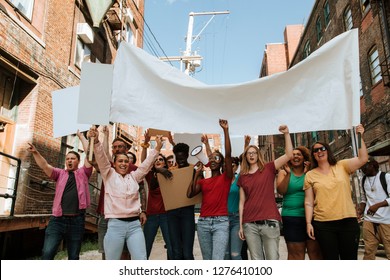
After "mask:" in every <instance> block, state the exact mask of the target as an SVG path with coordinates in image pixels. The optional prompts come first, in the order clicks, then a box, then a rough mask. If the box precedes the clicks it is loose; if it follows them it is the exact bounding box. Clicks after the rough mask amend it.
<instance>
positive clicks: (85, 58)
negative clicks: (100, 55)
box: [74, 38, 91, 69]
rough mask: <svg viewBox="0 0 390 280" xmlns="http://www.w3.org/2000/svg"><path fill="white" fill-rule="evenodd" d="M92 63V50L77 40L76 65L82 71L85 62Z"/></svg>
mask: <svg viewBox="0 0 390 280" xmlns="http://www.w3.org/2000/svg"><path fill="white" fill-rule="evenodd" d="M89 61H91V50H90V49H89V48H88V47H87V46H86V45H85V44H84V43H83V41H81V39H80V38H77V42H76V56H75V62H74V64H75V65H76V66H77V67H79V68H80V69H81V66H82V64H83V62H89Z"/></svg>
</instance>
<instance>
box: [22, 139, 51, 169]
mask: <svg viewBox="0 0 390 280" xmlns="http://www.w3.org/2000/svg"><path fill="white" fill-rule="evenodd" d="M27 144H28V145H29V147H28V148H27V151H28V152H30V153H31V154H32V155H33V157H34V159H35V162H36V163H37V164H38V166H39V168H41V169H42V170H43V172H45V174H46V175H47V176H48V177H50V176H51V173H52V172H53V169H54V167H53V166H51V165H50V164H49V163H48V162H47V161H46V159H44V158H43V156H42V155H41V154H40V153H39V152H38V150H37V149H36V148H35V146H34V145H33V144H31V143H27Z"/></svg>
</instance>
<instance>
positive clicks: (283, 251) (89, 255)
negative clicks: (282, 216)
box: [80, 234, 385, 260]
mask: <svg viewBox="0 0 390 280" xmlns="http://www.w3.org/2000/svg"><path fill="white" fill-rule="evenodd" d="M363 252H364V249H363V248H359V256H358V259H359V260H362V259H363ZM279 254H280V259H281V260H287V248H286V243H285V241H284V238H283V236H282V237H281V238H280V243H279ZM194 257H195V260H201V259H202V254H201V252H200V248H199V243H198V238H197V235H196V234H195V244H194ZM80 259H82V260H100V259H101V254H100V253H98V251H89V252H85V253H83V254H82V255H81V256H80ZM150 259H151V260H166V259H167V253H166V250H165V249H164V241H163V239H162V237H161V235H157V236H156V240H155V243H154V245H153V249H152V252H151V255H150ZM377 259H385V257H384V253H383V251H379V252H378V256H377Z"/></svg>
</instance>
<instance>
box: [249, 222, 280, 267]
mask: <svg viewBox="0 0 390 280" xmlns="http://www.w3.org/2000/svg"><path fill="white" fill-rule="evenodd" d="M267 222H268V221H267ZM243 228H244V235H245V239H246V243H247V244H248V248H249V252H250V253H251V259H254V260H264V257H265V259H266V260H278V259H279V240H280V226H279V222H278V221H272V222H271V223H267V224H263V225H260V224H255V223H245V224H244V225H243Z"/></svg>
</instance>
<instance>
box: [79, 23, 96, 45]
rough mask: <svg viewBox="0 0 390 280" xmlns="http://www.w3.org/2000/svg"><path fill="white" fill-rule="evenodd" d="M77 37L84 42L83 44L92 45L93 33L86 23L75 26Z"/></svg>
mask: <svg viewBox="0 0 390 280" xmlns="http://www.w3.org/2000/svg"><path fill="white" fill-rule="evenodd" d="M77 35H78V36H79V37H80V39H81V40H82V41H83V42H84V44H92V43H93V31H92V28H91V27H90V26H89V25H88V23H78V24H77Z"/></svg>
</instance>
